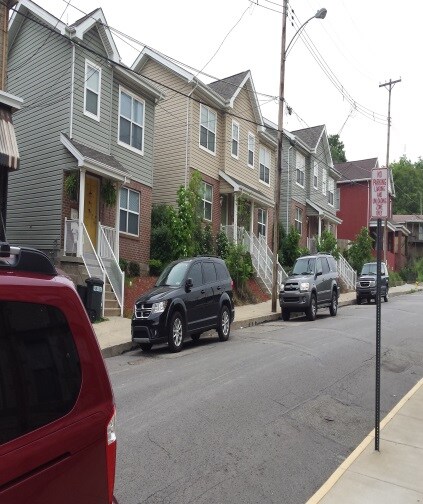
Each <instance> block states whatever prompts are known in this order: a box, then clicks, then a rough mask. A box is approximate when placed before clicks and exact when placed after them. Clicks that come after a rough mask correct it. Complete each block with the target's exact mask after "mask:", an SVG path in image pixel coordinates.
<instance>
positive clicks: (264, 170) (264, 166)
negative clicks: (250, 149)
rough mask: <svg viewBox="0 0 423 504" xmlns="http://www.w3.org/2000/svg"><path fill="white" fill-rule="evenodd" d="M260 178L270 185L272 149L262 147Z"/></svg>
mask: <svg viewBox="0 0 423 504" xmlns="http://www.w3.org/2000/svg"><path fill="white" fill-rule="evenodd" d="M260 180H261V181H262V182H264V183H265V184H267V185H270V151H269V149H266V147H260Z"/></svg>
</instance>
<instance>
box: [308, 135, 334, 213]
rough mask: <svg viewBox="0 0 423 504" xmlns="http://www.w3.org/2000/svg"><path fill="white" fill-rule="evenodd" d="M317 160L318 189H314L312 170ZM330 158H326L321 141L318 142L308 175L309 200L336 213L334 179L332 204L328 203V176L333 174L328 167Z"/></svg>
mask: <svg viewBox="0 0 423 504" xmlns="http://www.w3.org/2000/svg"><path fill="white" fill-rule="evenodd" d="M315 161H316V162H317V163H318V165H319V182H318V189H317V190H316V189H314V187H313V170H314V162H315ZM329 162H330V160H329V159H328V158H327V154H326V150H325V149H324V146H323V143H322V142H319V145H318V146H317V149H316V154H315V155H313V156H312V157H311V170H310V177H309V185H310V200H311V201H313V203H316V205H319V206H320V207H321V208H323V209H324V210H326V211H327V212H330V213H332V214H333V215H336V201H335V200H336V181H335V182H334V206H330V205H329V203H328V188H329V177H331V178H333V175H332V174H331V173H330V168H329ZM323 170H326V173H327V178H326V195H325V194H323V193H322V174H323Z"/></svg>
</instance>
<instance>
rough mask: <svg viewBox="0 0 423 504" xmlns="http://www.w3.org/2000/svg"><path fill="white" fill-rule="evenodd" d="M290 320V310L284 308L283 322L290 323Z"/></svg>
mask: <svg viewBox="0 0 423 504" xmlns="http://www.w3.org/2000/svg"><path fill="white" fill-rule="evenodd" d="M290 318H291V311H290V310H288V308H282V320H284V321H285V322H288V320H289V319H290Z"/></svg>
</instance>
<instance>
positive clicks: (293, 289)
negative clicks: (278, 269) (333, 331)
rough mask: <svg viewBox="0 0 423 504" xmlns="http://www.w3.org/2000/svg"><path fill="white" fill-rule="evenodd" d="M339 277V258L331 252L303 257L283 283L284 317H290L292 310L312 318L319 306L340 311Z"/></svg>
mask: <svg viewBox="0 0 423 504" xmlns="http://www.w3.org/2000/svg"><path fill="white" fill-rule="evenodd" d="M339 289H340V288H339V277H338V271H337V267H336V261H335V259H334V258H333V256H331V255H330V254H316V255H308V256H304V257H299V258H298V259H297V260H296V262H295V264H294V268H293V270H292V273H291V274H290V275H289V276H288V278H286V279H285V281H284V282H283V284H282V285H281V290H280V293H279V303H280V306H281V309H282V319H283V320H289V319H290V317H291V312H304V313H305V314H306V316H307V318H308V319H309V320H314V319H315V318H316V313H317V309H318V308H329V311H330V314H331V315H332V316H335V315H336V313H337V311H338V298H339Z"/></svg>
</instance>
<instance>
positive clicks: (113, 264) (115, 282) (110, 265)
mask: <svg viewBox="0 0 423 504" xmlns="http://www.w3.org/2000/svg"><path fill="white" fill-rule="evenodd" d="M110 230H111V228H107V227H105V226H102V225H101V224H100V223H99V224H98V236H99V250H100V257H101V261H102V263H103V266H104V269H105V271H106V275H107V278H108V279H109V282H110V285H111V286H112V289H113V292H114V293H115V296H116V299H117V302H118V303H119V306H120V316H121V317H122V316H123V296H124V292H125V273H124V272H123V271H122V270H121V269H120V266H119V261H118V260H117V258H116V256H115V253H114V251H113V249H112V246H111V244H110V243H109V241H108V236H109V237H112V234H111V233H110Z"/></svg>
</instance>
